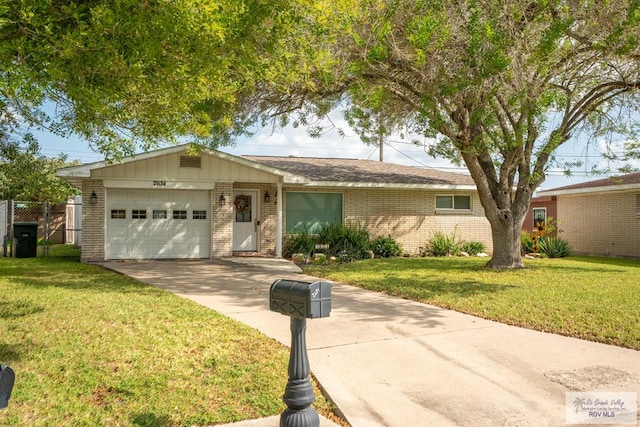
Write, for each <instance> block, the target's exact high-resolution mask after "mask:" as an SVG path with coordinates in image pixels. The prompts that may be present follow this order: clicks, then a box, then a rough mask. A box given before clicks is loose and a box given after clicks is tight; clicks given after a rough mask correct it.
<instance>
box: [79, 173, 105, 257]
mask: <svg viewBox="0 0 640 427" xmlns="http://www.w3.org/2000/svg"><path fill="white" fill-rule="evenodd" d="M94 191H95V192H96V196H98V202H97V203H96V204H95V205H92V204H91V202H90V200H91V193H92V192H94ZM104 196H105V191H104V187H103V186H102V180H84V181H82V200H83V204H82V251H81V254H82V255H81V260H82V262H98V261H104V232H105V227H104V218H105V216H104V209H105V205H104V202H105V197H104Z"/></svg>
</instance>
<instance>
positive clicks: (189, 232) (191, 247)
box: [106, 189, 211, 259]
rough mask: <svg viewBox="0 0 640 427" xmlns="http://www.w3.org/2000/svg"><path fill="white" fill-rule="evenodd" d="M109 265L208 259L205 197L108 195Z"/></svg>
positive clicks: (171, 192)
mask: <svg viewBox="0 0 640 427" xmlns="http://www.w3.org/2000/svg"><path fill="white" fill-rule="evenodd" d="M106 217H107V219H106V220H107V232H106V258H107V259H150V258H209V257H210V256H211V203H210V192H209V191H196V190H123V189H108V190H107V211H106Z"/></svg>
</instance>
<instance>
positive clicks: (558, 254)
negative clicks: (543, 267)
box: [538, 236, 572, 258]
mask: <svg viewBox="0 0 640 427" xmlns="http://www.w3.org/2000/svg"><path fill="white" fill-rule="evenodd" d="M538 249H539V250H540V253H541V254H543V255H546V256H548V257H549V258H563V257H566V256H569V255H571V252H572V249H571V245H570V244H569V242H567V241H566V240H564V239H562V238H560V237H549V236H546V237H541V238H540V239H539V240H538Z"/></svg>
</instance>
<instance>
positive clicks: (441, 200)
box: [436, 194, 471, 211]
mask: <svg viewBox="0 0 640 427" xmlns="http://www.w3.org/2000/svg"><path fill="white" fill-rule="evenodd" d="M436 209H437V210H461V211H470V210H471V196H459V195H454V194H438V195H436Z"/></svg>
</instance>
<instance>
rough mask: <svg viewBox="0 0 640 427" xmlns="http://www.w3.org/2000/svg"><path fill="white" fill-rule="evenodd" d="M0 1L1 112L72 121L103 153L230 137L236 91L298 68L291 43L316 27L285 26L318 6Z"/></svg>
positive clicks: (56, 127)
mask: <svg viewBox="0 0 640 427" xmlns="http://www.w3.org/2000/svg"><path fill="white" fill-rule="evenodd" d="M0 4H1V6H0V64H1V65H0V73H1V78H0V111H1V112H2V118H1V120H2V122H3V124H5V125H7V126H10V127H14V128H15V127H17V126H19V125H21V124H24V123H25V122H26V123H27V124H29V125H35V126H44V127H48V128H49V129H50V130H52V131H54V132H57V133H60V134H68V133H71V132H74V133H76V134H78V135H80V136H81V137H83V138H84V139H86V140H87V141H89V143H90V144H92V145H93V146H94V147H95V148H96V149H97V150H98V151H100V152H102V153H104V154H105V155H107V156H110V157H117V156H121V155H126V154H133V153H134V152H135V151H136V150H139V149H143V150H144V149H148V148H150V147H154V146H157V145H158V144H159V143H162V142H166V141H177V140H178V139H179V138H190V139H191V140H196V141H200V142H202V143H205V144H209V145H216V144H225V143H228V142H229V141H230V138H232V137H233V136H234V135H235V134H237V133H239V132H242V131H243V130H244V128H243V126H244V124H245V123H244V121H243V120H242V114H243V112H241V111H239V110H238V109H237V108H236V105H237V101H238V97H239V96H246V95H248V94H251V93H255V91H257V90H259V88H260V86H261V85H263V84H264V82H270V83H271V84H275V85H276V86H280V87H282V85H283V84H285V83H287V84H289V83H292V82H294V81H298V80H299V79H300V78H301V77H300V76H303V75H304V70H301V69H300V68H299V67H298V66H297V64H298V59H297V58H295V57H294V56H293V55H291V52H292V51H293V50H296V51H299V52H302V51H303V50H304V49H305V46H306V45H305V43H306V42H308V41H309V42H311V41H312V39H313V37H314V36H313V33H314V32H315V30H314V29H313V28H312V27H307V30H308V34H307V36H306V37H305V39H304V40H303V39H301V38H297V39H295V38H291V37H288V36H287V34H288V32H289V31H290V29H295V28H303V27H305V26H304V25H302V24H303V23H304V22H303V21H304V20H305V17H306V16H307V14H309V13H314V14H316V16H319V14H321V13H320V12H322V9H321V8H320V6H319V5H316V2H313V1H306V0H272V1H241V0H221V1H216V2H211V1H208V0H180V1H158V0H148V1H143V2H140V1H138V0H115V1H101V0H90V1H85V0H82V1H65V2H58V1H53V2H52V1H45V0H19V1H13V0H11V1H7V0H2V3H0ZM316 12H318V13H316ZM312 44H313V43H311V45H312ZM47 103H53V104H54V105H55V111H53V113H51V112H49V111H47V109H46V108H45V107H46V105H47ZM221 138H222V139H221Z"/></svg>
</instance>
